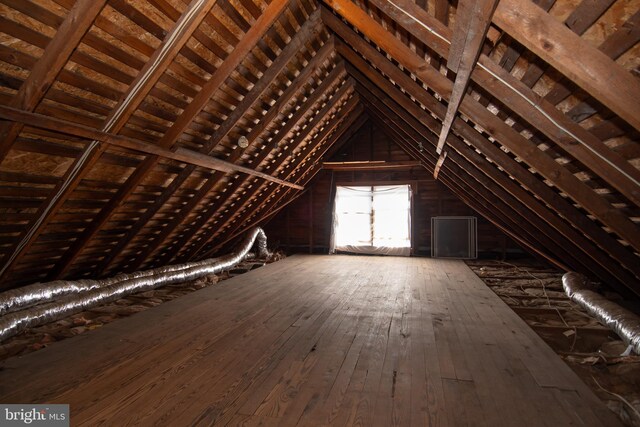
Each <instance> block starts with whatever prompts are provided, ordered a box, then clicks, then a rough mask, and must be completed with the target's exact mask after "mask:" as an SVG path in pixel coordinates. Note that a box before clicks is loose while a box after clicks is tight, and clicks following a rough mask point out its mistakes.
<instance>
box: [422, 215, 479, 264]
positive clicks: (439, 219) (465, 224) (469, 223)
mask: <svg viewBox="0 0 640 427" xmlns="http://www.w3.org/2000/svg"><path fill="white" fill-rule="evenodd" d="M431 256H432V257H434V258H459V259H475V258H477V257H478V239H477V218H476V217H474V216H436V217H432V218H431Z"/></svg>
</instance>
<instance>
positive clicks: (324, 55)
mask: <svg viewBox="0 0 640 427" xmlns="http://www.w3.org/2000/svg"><path fill="white" fill-rule="evenodd" d="M299 34H302V35H304V31H300V32H299ZM297 38H298V37H297V36H296V38H295V39H294V40H296V39H297ZM288 46H292V50H294V51H295V50H296V49H298V44H297V42H294V41H292V42H291V43H289V45H288ZM333 50H334V47H333V41H332V39H330V40H329V41H328V42H327V43H325V44H324V45H323V46H322V47H321V48H320V50H319V51H318V52H317V53H316V55H315V56H314V57H313V58H312V59H311V60H310V61H309V63H308V64H307V66H306V67H305V68H304V70H303V71H302V72H301V73H300V74H299V75H298V76H296V77H295V79H294V80H293V81H292V82H291V84H290V85H289V86H288V87H287V88H286V89H285V90H284V92H283V93H282V94H281V95H280V96H279V97H278V100H277V101H276V103H275V104H274V105H273V106H272V107H271V108H269V110H268V111H267V113H266V114H265V115H264V116H263V117H262V118H261V120H260V122H259V123H258V124H257V125H256V126H255V127H254V128H252V129H251V132H250V133H249V135H248V139H249V141H253V139H255V137H256V136H257V135H258V134H259V133H260V132H262V130H264V129H265V128H266V127H267V126H268V125H269V124H270V123H271V122H272V121H273V119H274V118H275V116H276V115H277V114H278V113H279V112H280V110H281V108H284V106H285V105H286V104H287V103H288V102H289V101H290V100H291V97H292V96H294V95H295V93H296V92H297V91H298V90H299V89H300V88H301V87H303V86H304V85H305V84H306V83H307V81H308V80H309V79H310V78H311V77H312V76H313V75H314V74H315V73H317V71H318V70H320V69H321V67H322V65H323V64H324V62H325V61H326V60H327V59H328V58H329V56H330V55H331V54H332V53H333ZM280 56H287V55H286V54H285V52H284V51H283V52H282V53H281V54H280ZM280 56H279V57H278V58H280ZM276 61H278V60H276ZM272 69H273V70H274V71H275V70H277V69H278V66H277V64H276V62H275V61H274V63H273V64H272V65H271V67H270V68H269V70H267V72H266V73H265V75H264V76H263V78H265V77H266V78H267V79H269V77H270V76H268V75H267V74H272V72H271V70H272ZM274 79H275V77H274ZM257 86H258V84H256V86H254V88H253V89H252V92H250V93H249V94H247V97H248V98H249V99H253V98H255V99H254V101H253V102H255V101H256V100H257V99H258V98H259V95H258V92H261V90H260V88H259V87H258V88H257V89H259V90H258V91H257V92H256V93H253V90H254V89H256V87H257ZM236 108H239V106H238V107H236ZM214 142H215V141H214V138H212V139H211V140H210V143H209V144H208V147H207V149H208V150H211V149H212V148H213V147H214ZM242 153H243V151H240V150H236V151H234V153H233V154H232V155H231V156H230V157H229V159H228V161H230V162H236V161H238V159H240V158H241V157H242ZM193 170H195V169H194V168H191V167H186V168H185V169H184V170H183V171H182V172H181V173H180V174H179V175H178V176H177V177H175V178H174V179H173V181H172V182H171V184H169V186H168V187H167V189H166V190H165V191H164V192H163V193H162V195H161V196H160V197H159V198H158V199H157V200H156V201H155V202H154V203H153V205H152V206H150V207H149V208H148V209H147V211H146V212H145V213H144V214H143V215H142V216H141V217H140V219H139V220H138V221H137V222H136V224H135V225H134V226H133V227H132V228H131V230H130V231H129V232H128V233H127V235H126V236H124V237H123V238H122V239H120V241H119V242H118V244H117V246H116V247H115V248H114V249H113V250H112V251H111V252H110V253H109V254H108V256H106V257H105V259H104V260H103V262H102V263H101V264H100V265H99V266H98V269H97V271H98V272H99V273H100V274H103V273H104V272H106V270H107V269H108V268H109V267H110V266H111V264H112V262H113V261H114V259H115V257H116V256H117V255H118V254H119V253H120V252H121V251H122V250H123V249H124V248H125V247H126V246H127V245H128V244H129V242H131V240H132V239H133V238H134V237H135V236H136V235H137V233H138V232H139V231H140V230H143V229H144V227H145V225H146V224H147V223H148V222H149V221H150V220H151V219H152V218H153V216H154V215H155V214H156V212H158V210H159V209H160V208H161V207H162V206H163V204H164V203H165V202H166V201H167V200H168V199H169V198H170V197H171V196H172V195H173V194H174V193H175V192H176V191H177V190H178V188H180V186H181V185H182V184H183V183H184V182H185V181H186V180H187V178H189V176H191V173H192V172H193ZM218 175H220V176H221V174H215V175H214V176H212V177H211V178H210V179H209V180H212V183H213V182H215V181H216V180H217V179H218V178H219V177H220V176H218ZM209 180H208V181H209ZM207 185H208V184H205V185H204V186H207ZM169 226H171V225H169Z"/></svg>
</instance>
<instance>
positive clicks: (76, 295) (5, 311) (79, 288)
mask: <svg viewBox="0 0 640 427" xmlns="http://www.w3.org/2000/svg"><path fill="white" fill-rule="evenodd" d="M254 245H255V247H256V252H257V253H258V256H260V257H266V256H268V255H269V252H268V251H267V236H266V235H265V233H264V231H263V230H262V229H261V228H259V227H256V228H254V229H252V230H251V231H250V232H249V233H248V234H247V236H246V238H245V239H244V240H243V241H242V243H241V244H240V245H239V246H238V248H236V250H235V251H234V252H232V253H230V254H228V255H224V256H222V257H219V258H211V259H206V260H204V261H198V262H192V263H185V264H178V265H171V266H167V267H160V268H154V269H152V270H147V271H139V272H135V273H131V274H119V275H117V276H114V277H112V278H109V279H103V280H77V281H65V280H56V281H54V282H49V283H38V284H35V285H30V286H25V287H22V288H19V289H15V290H11V291H7V292H3V293H1V294H0V316H1V317H0V342H2V341H4V340H5V339H7V338H9V337H11V336H13V335H16V334H17V333H19V332H22V331H24V330H26V329H28V328H31V327H34V326H38V325H42V324H45V323H49V322H52V321H54V320H58V319H61V318H63V317H66V316H69V315H71V314H74V313H77V312H80V311H83V310H86V309H88V308H90V307H94V306H96V305H100V304H104V303H106V302H111V301H115V300H117V299H120V298H122V297H125V296H127V295H130V294H133V293H137V292H142V291H147V290H150V289H155V288H158V287H160V286H164V285H169V284H173V283H180V282H187V281H190V280H195V279H197V278H200V277H204V276H208V275H211V274H218V273H220V272H222V271H224V270H229V269H231V268H233V267H234V266H235V265H237V264H239V263H240V262H241V261H242V260H244V259H246V258H249V257H251V256H252V254H251V253H250V252H249V251H250V250H251V248H252V247H254ZM36 304H38V305H36Z"/></svg>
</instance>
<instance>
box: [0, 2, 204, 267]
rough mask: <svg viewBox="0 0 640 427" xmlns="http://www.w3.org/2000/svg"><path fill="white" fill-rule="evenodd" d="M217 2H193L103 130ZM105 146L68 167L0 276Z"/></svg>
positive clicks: (95, 146)
mask: <svg viewBox="0 0 640 427" xmlns="http://www.w3.org/2000/svg"><path fill="white" fill-rule="evenodd" d="M215 2H216V0H193V1H192V2H191V4H190V5H189V7H188V8H187V9H186V10H185V13H184V14H183V15H182V17H181V18H180V20H179V21H178V22H176V24H175V26H174V27H173V29H172V31H171V32H170V33H168V34H167V35H166V37H165V39H164V41H163V42H162V44H161V45H160V46H159V47H158V49H157V50H156V51H155V52H154V54H153V55H152V56H151V58H150V59H149V61H148V62H147V63H146V64H145V66H144V67H143V68H142V70H141V71H140V73H139V74H138V76H137V77H136V78H135V79H134V81H133V83H132V84H131V86H130V87H129V89H128V90H127V92H126V93H124V94H123V95H122V97H121V98H120V101H119V102H118V104H117V105H116V107H115V108H114V109H113V110H112V111H111V113H110V114H109V116H108V117H107V118H106V119H105V122H104V123H103V125H102V130H103V131H105V132H112V133H114V134H115V133H118V132H119V131H120V130H121V129H122V127H123V126H124V125H125V124H126V121H127V120H128V118H129V117H130V116H131V115H132V114H133V112H134V111H135V109H136V108H137V107H138V106H139V105H140V103H141V102H142V100H143V99H144V97H146V95H147V94H148V93H149V91H150V90H151V89H152V88H153V86H154V85H155V83H156V82H157V81H158V79H159V78H160V76H161V75H162V74H163V73H164V72H165V71H166V69H167V67H168V66H169V64H170V63H171V61H173V59H174V57H175V56H176V55H177V54H178V52H179V50H180V49H181V47H182V46H183V45H184V44H185V43H186V42H187V40H188V39H189V37H190V36H191V34H192V33H193V31H195V29H196V28H197V27H198V25H199V24H200V22H201V21H202V19H204V16H205V15H206V14H207V13H208V11H209V10H210V9H211V8H212V7H213V5H214V4H215ZM105 150H106V145H104V144H100V143H99V142H98V141H93V142H92V143H91V144H89V145H87V146H86V147H85V150H84V152H83V154H82V155H81V156H79V157H78V158H77V159H76V161H75V162H74V163H73V165H71V166H70V167H69V169H68V170H67V172H66V174H65V176H64V178H63V180H62V181H61V183H60V185H59V186H57V187H56V189H55V190H54V191H53V192H52V194H51V196H50V197H49V198H48V200H46V201H45V202H44V203H43V204H42V207H41V208H40V209H39V211H38V213H37V215H36V219H35V220H34V221H33V222H32V224H30V226H29V231H28V232H27V233H26V234H24V236H22V237H21V239H20V242H19V243H18V245H16V246H15V249H13V254H12V256H11V257H10V258H9V259H8V261H7V262H6V263H4V266H3V267H2V269H1V270H0V279H1V278H2V277H6V275H7V273H8V272H10V270H11V268H12V266H15V265H16V260H18V259H19V258H20V257H21V256H22V254H24V253H25V251H27V250H28V249H29V248H30V246H31V245H32V244H33V243H34V242H35V239H37V238H38V236H39V235H40V233H42V231H43V230H44V228H45V227H46V225H47V224H48V223H49V221H50V220H51V219H52V218H53V216H54V215H55V213H56V212H57V211H58V209H59V208H60V207H61V206H62V205H63V204H64V203H65V202H66V201H67V199H68V198H69V196H70V195H71V194H72V193H73V190H75V188H76V187H77V185H78V184H79V183H80V181H81V180H82V178H83V177H84V176H85V175H86V174H87V173H88V172H89V171H90V170H91V169H92V167H93V165H95V164H96V162H97V161H98V159H99V158H100V156H101V155H102V153H104V151H105Z"/></svg>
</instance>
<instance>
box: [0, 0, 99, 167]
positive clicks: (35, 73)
mask: <svg viewBox="0 0 640 427" xmlns="http://www.w3.org/2000/svg"><path fill="white" fill-rule="evenodd" d="M106 3H107V0H78V1H77V2H76V3H75V4H74V5H73V7H72V8H71V10H69V13H68V15H67V17H66V18H65V19H64V21H63V22H62V24H61V25H60V27H59V28H58V30H57V32H56V34H55V36H54V37H53V39H51V41H50V42H49V44H48V45H47V47H46V48H45V50H44V53H43V54H42V56H41V57H40V59H39V60H38V62H36V64H35V66H34V67H33V69H32V70H31V72H30V73H29V76H28V77H27V79H26V80H25V81H24V82H23V83H22V86H20V89H19V90H18V93H16V94H15V95H14V97H13V98H12V100H11V102H10V103H9V105H8V106H9V107H14V108H18V109H20V110H25V111H34V110H35V108H36V107H37V106H38V104H40V101H42V98H44V96H45V94H46V93H47V91H48V90H49V88H50V87H51V85H52V84H53V82H54V81H55V79H56V77H57V76H58V73H60V71H61V70H62V69H63V68H64V66H65V64H66V63H67V61H68V60H69V58H70V57H71V55H72V54H73V52H74V50H75V49H76V47H78V45H79V44H80V41H81V40H82V38H83V37H84V35H85V34H86V32H87V31H89V28H91V25H93V21H94V20H95V19H96V17H97V16H98V15H99V14H100V12H101V11H102V8H103V7H104V5H105V4H106ZM23 126H24V125H23V124H22V123H16V122H14V123H2V124H0V163H1V162H2V159H4V157H5V156H6V155H7V153H8V152H9V150H10V149H11V146H12V145H13V142H14V141H15V139H16V137H17V136H18V135H19V134H20V132H21V131H22V128H23Z"/></svg>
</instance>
